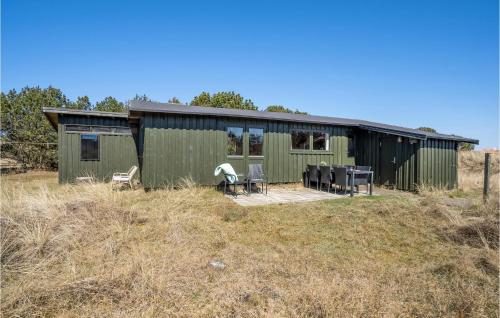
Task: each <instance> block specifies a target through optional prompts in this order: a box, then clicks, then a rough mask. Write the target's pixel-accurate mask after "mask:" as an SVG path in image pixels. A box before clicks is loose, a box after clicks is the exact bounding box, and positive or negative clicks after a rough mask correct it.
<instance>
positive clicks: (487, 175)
mask: <svg viewBox="0 0 500 318" xmlns="http://www.w3.org/2000/svg"><path fill="white" fill-rule="evenodd" d="M490 156H491V154H490V153H485V154H484V185H483V201H484V202H486V200H488V195H489V187H490Z"/></svg>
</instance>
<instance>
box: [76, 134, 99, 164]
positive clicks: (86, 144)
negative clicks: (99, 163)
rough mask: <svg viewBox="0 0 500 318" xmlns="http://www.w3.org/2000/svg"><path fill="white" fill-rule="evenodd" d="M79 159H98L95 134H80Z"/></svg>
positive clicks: (97, 142)
mask: <svg viewBox="0 0 500 318" xmlns="http://www.w3.org/2000/svg"><path fill="white" fill-rule="evenodd" d="M80 159H81V160H85V161H87V160H99V136H98V135H95V134H81V135H80Z"/></svg>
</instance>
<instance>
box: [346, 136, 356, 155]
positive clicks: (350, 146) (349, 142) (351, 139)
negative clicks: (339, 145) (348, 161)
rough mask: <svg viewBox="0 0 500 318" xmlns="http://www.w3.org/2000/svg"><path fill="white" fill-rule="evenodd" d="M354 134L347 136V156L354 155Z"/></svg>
mask: <svg viewBox="0 0 500 318" xmlns="http://www.w3.org/2000/svg"><path fill="white" fill-rule="evenodd" d="M355 144H356V143H355V141H354V135H348V136H347V156H348V157H354V156H355V154H356V145H355Z"/></svg>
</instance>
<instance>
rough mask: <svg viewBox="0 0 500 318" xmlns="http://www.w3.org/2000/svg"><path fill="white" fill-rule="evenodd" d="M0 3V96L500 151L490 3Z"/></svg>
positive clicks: (493, 5) (494, 8) (494, 12)
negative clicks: (245, 114) (290, 123)
mask: <svg viewBox="0 0 500 318" xmlns="http://www.w3.org/2000/svg"><path fill="white" fill-rule="evenodd" d="M480 4H481V5H480V6H479V5H477V2H474V1H461V2H458V3H457V2H455V1H439V3H437V2H436V1H420V2H418V3H401V2H398V1H381V2H377V3H373V2H366V3H361V2H359V1H354V2H349V3H344V2H342V3H341V2H324V3H320V2H317V3H314V4H312V3H295V2H289V1H286V2H285V1H273V2H272V3H271V2H258V1H257V2H251V3H238V2H236V3H235V2H231V1H217V2H211V3H205V2H194V1H186V2H182V3H179V2H172V3H169V2H162V1H143V2H140V3H139V2H133V1H106V2H103V3H101V2H98V1H85V2H77V3H71V2H66V1H50V2H45V1H38V2H32V1H7V0H4V1H2V14H1V16H2V22H1V26H2V42H1V45H2V58H1V62H2V69H1V77H2V83H1V88H2V91H3V92H6V91H8V90H10V89H16V90H19V89H21V88H23V87H25V86H40V87H47V86H49V85H51V86H54V87H57V88H60V89H61V90H62V91H63V92H64V93H65V94H66V95H67V96H68V97H69V98H70V99H72V100H75V99H76V97H77V96H83V95H87V96H89V97H90V99H91V101H92V103H93V104H95V102H97V101H100V100H102V99H103V98H104V97H106V96H113V97H115V98H117V99H119V100H121V101H124V100H127V99H130V98H132V97H133V96H134V95H135V94H140V95H142V94H146V95H147V96H148V97H149V98H151V99H153V100H156V101H160V102H166V101H167V100H168V99H169V98H171V97H173V96H175V97H177V98H179V99H180V100H181V101H182V102H189V101H190V100H191V99H192V98H193V97H194V96H195V95H197V94H199V93H200V92H202V91H208V92H210V93H214V92H217V91H235V92H237V93H240V94H241V95H242V96H243V97H244V98H250V99H252V101H254V103H255V104H256V105H258V106H259V108H260V109H262V108H264V107H266V106H268V105H271V104H281V105H284V106H286V107H288V108H291V109H299V110H301V111H307V112H308V113H310V114H313V115H325V116H332V117H346V118H356V119H364V120H370V121H375V122H382V123H386V124H392V125H399V126H404V127H410V128H417V127H420V126H426V127H432V128H434V129H436V130H437V131H438V132H440V133H447V134H456V135H461V136H464V137H469V138H475V139H479V140H480V145H479V146H478V148H498V133H499V128H498V116H499V112H498V86H499V81H498V70H499V69H498V66H499V65H498V29H499V28H498V2H496V1H490V0H487V1H483V2H480Z"/></svg>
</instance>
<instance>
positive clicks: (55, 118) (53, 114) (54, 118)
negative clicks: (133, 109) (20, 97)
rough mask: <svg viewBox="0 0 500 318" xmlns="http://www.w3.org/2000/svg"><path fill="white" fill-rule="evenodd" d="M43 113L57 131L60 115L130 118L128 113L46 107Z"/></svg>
mask: <svg viewBox="0 0 500 318" xmlns="http://www.w3.org/2000/svg"><path fill="white" fill-rule="evenodd" d="M42 111H43V113H44V114H45V117H47V119H48V120H49V122H50V124H51V125H52V127H54V128H55V129H56V130H57V124H58V123H59V114H63V115H76V116H91V117H113V118H128V113H116V112H101V111H95V110H80V109H71V108H56V107H44V108H43V109H42Z"/></svg>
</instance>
